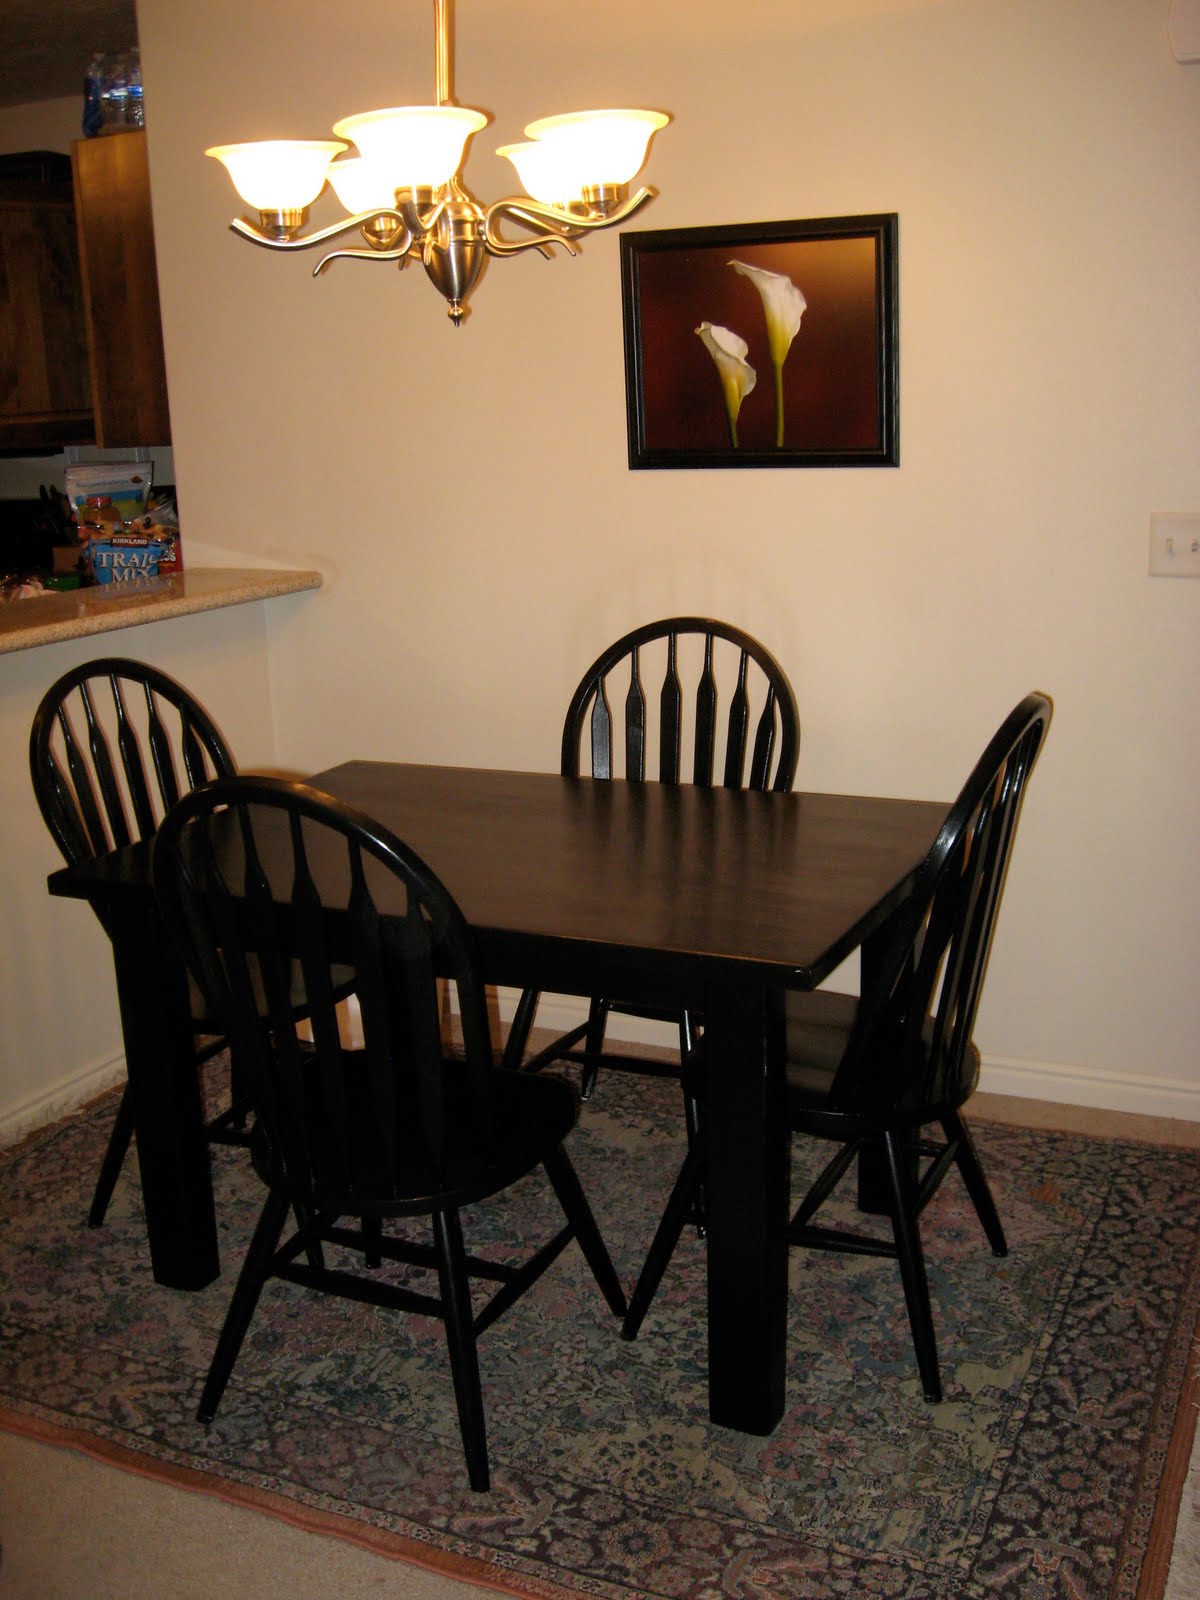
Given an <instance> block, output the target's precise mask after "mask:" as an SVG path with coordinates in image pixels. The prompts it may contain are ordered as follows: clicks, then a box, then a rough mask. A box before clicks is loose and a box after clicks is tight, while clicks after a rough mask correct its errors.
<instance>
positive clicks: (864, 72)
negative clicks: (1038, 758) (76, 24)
mask: <svg viewBox="0 0 1200 1600" xmlns="http://www.w3.org/2000/svg"><path fill="white" fill-rule="evenodd" d="M1166 9H1167V8H1166V3H1165V0H1161V3H1160V0H1090V3H1088V4H1084V3H1083V0H810V3H807V4H805V5H804V6H797V5H796V4H794V0H758V3H751V4H749V5H745V6H741V7H737V8H730V7H729V6H728V5H726V4H723V3H722V4H718V3H717V0H651V3H648V4H647V3H645V0H642V3H640V4H638V5H634V4H633V3H632V0H606V3H605V4H603V5H601V4H599V3H589V4H584V3H583V0H580V3H577V4H574V5H569V6H568V5H562V4H560V3H558V0H554V3H551V0H510V3H506V4H504V5H500V4H498V3H496V0H459V5H458V8H457V11H458V29H457V31H458V49H457V75H456V87H457V93H458V97H459V98H460V99H461V100H462V101H463V102H464V103H467V104H475V105H480V106H482V107H483V108H484V109H486V110H488V111H490V112H492V113H493V114H494V117H495V122H494V124H493V126H492V127H491V128H489V129H487V130H485V133H484V134H483V135H481V136H479V137H477V138H476V140H475V149H474V151H473V153H472V155H471V158H470V160H469V162H468V166H467V179H468V182H469V183H470V184H471V186H472V187H473V188H474V189H475V190H476V192H477V193H478V194H480V195H481V196H482V197H484V198H485V199H490V198H493V197H494V196H496V195H497V194H499V193H500V192H503V191H507V190H508V189H510V188H511V180H510V177H509V175H508V167H507V163H504V162H502V161H500V160H499V159H498V158H496V157H495V156H494V155H492V154H491V153H490V152H491V151H492V150H493V149H494V147H495V145H496V144H499V143H501V142H503V141H504V140H506V139H512V138H516V137H519V136H520V129H521V127H522V125H523V124H524V122H525V121H526V120H528V119H529V118H530V117H532V116H535V115H539V114H544V113H548V112H552V111H556V110H562V109H566V108H569V107H570V106H572V105H588V104H592V105H595V104H650V105H661V106H662V107H664V108H665V109H668V110H670V111H671V112H673V114H674V116H675V123H674V125H673V126H672V127H671V128H670V129H668V130H667V131H666V132H665V133H663V134H662V135H660V136H659V139H658V141H657V147H656V151H655V155H654V159H653V163H652V167H651V173H650V176H651V178H652V181H654V182H655V183H656V184H657V185H658V186H659V187H660V188H661V191H662V195H661V198H660V199H659V200H658V202H657V203H656V204H655V205H654V206H653V208H652V209H651V210H649V211H648V212H647V213H646V214H645V217H644V222H639V225H640V226H641V225H644V226H645V227H654V228H663V227H674V226H679V227H683V226H696V225H703V224H713V223H729V222H748V221H754V220H760V219H767V218H792V217H821V216H833V215H840V214H847V213H858V212H869V211H893V210H894V211H896V212H898V213H899V217H900V321H901V335H900V368H901V404H900V433H901V462H902V464H901V466H900V467H899V469H898V470H823V471H822V470H806V471H805V470H796V471H763V472H654V473H631V472H630V471H629V470H628V468H627V465H626V456H625V411H624V371H623V355H622V333H621V303H620V286H619V273H618V246H617V239H616V236H615V234H607V235H601V236H599V237H597V238H595V239H593V240H591V241H589V242H588V243H587V244H586V245H585V247H584V253H583V255H582V257H581V258H580V259H579V260H577V261H575V262H568V261H556V262H555V263H553V264H551V263H547V262H545V261H543V260H542V259H541V258H540V257H537V256H533V255H531V256H526V257H524V258H519V259H517V260H514V261H512V262H500V263H493V265H492V267H491V269H490V270H489V272H488V274H487V276H486V278H485V280H484V282H483V283H482V284H481V286H480V287H479V289H478V291H477V293H476V296H475V302H474V304H475V310H474V314H473V315H472V316H471V318H470V319H469V320H468V322H467V324H466V325H465V326H464V327H463V328H462V329H460V330H459V331H458V332H455V331H454V329H453V328H452V327H451V326H450V324H449V323H448V321H447V320H446V317H445V315H444V310H443V307H442V304H441V302H440V300H439V298H438V297H437V295H436V294H435V293H434V292H433V290H432V289H431V288H429V287H428V286H427V285H426V283H425V282H424V281H423V278H422V277H421V274H420V272H419V271H417V270H414V271H412V272H409V273H406V274H405V275H404V277H403V278H400V277H398V276H397V274H396V273H395V272H394V271H393V270H392V269H391V268H390V267H389V268H384V267H381V266H378V265H377V266H362V265H359V264H357V263H343V264H340V265H338V266H336V267H335V268H334V269H333V270H332V271H330V272H329V273H328V274H327V275H325V276H323V277H322V278H321V279H320V280H318V281H317V282H313V281H312V279H311V277H310V271H311V266H312V260H313V258H312V257H308V256H300V257H297V258H289V259H284V258H276V257H273V256H272V255H271V254H270V253H268V252H266V251H257V250H254V249H251V248H249V247H248V246H246V245H244V244H242V243H240V242H239V241H237V240H236V239H235V238H234V237H233V236H232V235H230V234H229V233H228V231H227V230H226V228H225V226H224V224H225V222H226V221H227V219H228V218H229V217H230V216H231V215H233V214H234V211H235V208H236V205H237V202H236V199H235V197H234V195H233V192H232V190H231V189H230V188H229V186H228V182H227V179H226V178H225V175H224V173H223V171H222V170H221V169H220V168H219V167H218V166H217V164H216V163H215V162H211V161H206V160H205V159H204V157H203V155H202V153H201V152H202V151H203V150H204V148H205V146H206V145H209V144H212V143H216V142H219V141H222V140H235V139H243V138H254V137H262V136H267V135H269V134H272V133H274V134H277V135H280V134H291V135H293V136H298V135H303V134H307V135H308V136H310V137H317V136H323V135H324V133H325V130H327V129H328V127H329V126H330V124H331V123H332V122H333V121H334V120H335V118H336V117H337V116H339V115H342V114H345V113H347V112H349V111H352V110H359V109H367V108H370V107H373V106H377V105H388V104H395V103H398V102H403V101H405V100H425V99H428V98H430V97H431V91H432V38H431V34H432V29H431V12H432V8H431V7H429V6H428V5H427V4H425V3H422V0H415V3H413V4H410V5H405V6H397V5H396V4H395V0H346V3H345V4H343V5H342V6H340V7H336V8H330V7H327V6H316V5H308V4H303V5H297V4H296V3H295V0H207V3H206V4H205V5H204V6H191V7H188V6H180V5H178V4H177V3H176V0H141V3H140V5H139V20H140V31H141V43H142V51H143V61H144V67H145V76H146V100H147V118H148V125H149V129H150V134H151V163H152V175H153V181H154V190H155V213H156V227H157V237H158V259H159V270H160V276H161V281H162V303H163V314H164V324H165V333H166V342H167V365H168V376H169V382H170V388H171V408H172V417H173V423H174V433H175V466H176V476H177V481H178V483H179V489H180V497H181V502H182V503H185V504H186V506H187V508H188V509H187V518H188V530H189V536H191V537H195V538H198V539H203V540H211V541H212V542H214V543H219V544H225V545H235V546H240V547H242V548H244V549H246V550H247V551H248V552H254V553H257V554H259V555H268V556H275V557H279V556H282V557H284V558H286V559H288V560H290V561H292V562H297V563H303V564H305V565H308V564H319V565H321V566H322V567H323V568H324V569H325V570H326V571H327V573H328V574H329V578H330V586H329V588H328V590H327V591H325V592H324V593H323V594H322V596H321V597H320V603H319V604H315V605H313V606H311V607H310V608H309V609H308V610H306V611H305V612H304V613H303V625H302V626H295V625H292V619H289V622H288V624H287V625H277V624H276V622H275V620H274V616H275V614H274V613H268V616H267V623H266V626H267V629H268V634H269V644H270V649H269V667H270V674H271V696H272V703H273V707H274V717H275V729H276V733H277V737H278V759H279V760H280V761H281V762H283V763H285V764H292V765H295V766H299V767H307V768H310V769H311V768H312V767H315V766H319V765H324V764H326V763H329V762H333V761H337V760H340V759H342V758H344V757H348V756H352V755H362V754H365V753H371V754H374V755H379V756H393V757H397V758H409V759H415V760H445V761H452V762H461V763H464V764H470V763H480V764H486V763H493V764H494V763H506V764H510V765H513V766H516V767H526V768H546V769H551V768H553V767H554V765H555V763H556V760H557V730H558V725H559V721H560V717H561V713H562V708H563V704H564V701H565V699H566V696H567V693H568V692H569V688H570V687H571V685H572V684H573V683H574V680H575V678H576V676H577V674H578V672H579V671H580V670H581V668H582V667H583V666H584V665H585V664H586V662H587V661H588V660H589V659H590V658H591V656H592V654H593V653H594V652H595V650H596V649H597V648H598V647H599V646H600V645H601V644H602V643H604V642H605V641H606V640H607V639H609V638H610V637H612V636H614V635H615V634H616V633H617V632H619V631H621V630H623V629H625V628H626V627H628V626H630V625H632V624H633V623H635V622H637V621H640V620H643V619H646V618H649V617H652V616H655V615H660V614H665V613H668V612H671V611H684V610H687V611H703V612H712V613H714V614H717V615H721V616H725V617H727V618H730V619H731V620H735V621H737V622H739V623H741V624H742V625H743V626H745V627H747V628H749V629H751V630H752V631H753V632H755V633H757V634H758V635H760V636H761V637H762V638H763V640H764V641H765V642H766V643H767V644H768V645H769V646H770V647H771V648H772V649H773V650H775V652H776V653H777V654H778V655H779V656H780V657H781V658H782V660H783V661H784V663H785V664H786V666H787V668H788V670H789V672H790V674H791V676H792V679H793V683H794V685H795V689H796V693H797V696H798V699H799V702H800V707H801V713H802V717H803V722H804V742H803V748H802V751H801V767H800V781H801V782H802V783H803V784H804V785H806V786H809V787H812V788H817V789H848V790H864V791H871V792H878V793H897V794H900V793H902V794H911V795H923V796H947V797H948V796H950V795H951V794H952V793H953V792H954V791H955V789H956V788H957V786H958V784H959V782H960V781H961V780H962V778H963V777H964V775H965V773H966V771H967V769H968V768H969V766H970V763H971V762H972V760H973V758H974V757H975V755H976V754H977V753H978V751H979V750H980V748H981V747H982V745H983V743H984V741H985V739H986V738H987V736H988V735H989V734H990V732H991V731H992V729H993V728H994V726H995V725H996V724H997V723H998V722H999V720H1000V718H1001V717H1002V716H1003V714H1004V713H1005V712H1006V711H1007V710H1008V708H1009V707H1010V706H1011V705H1012V704H1013V702H1014V701H1015V700H1016V699H1017V698H1018V697H1019V696H1020V695H1021V694H1022V693H1023V692H1025V691H1026V690H1028V689H1030V688H1033V687H1039V688H1042V689H1044V690H1046V691H1048V692H1049V693H1051V694H1052V695H1053V696H1054V698H1055V702H1056V718H1055V724H1054V727H1053V729H1052V732H1051V736H1050V740H1049V744H1048V746H1047V750H1046V753H1045V756H1044V759H1043V761H1042V764H1041V767H1040V770H1039V772H1038V773H1037V776H1036V779H1035V782H1034V785H1033V787H1032V789H1031V792H1030V800H1029V804H1028V806H1027V808H1026V813H1025V820H1024V823H1023V837H1022V839H1021V841H1020V843H1019V847H1018V851H1017V856H1016V860H1015V863H1014V868H1013V872H1012V875H1011V880H1010V883H1009V889H1008V895H1007V900H1006V904H1005V907H1004V913H1003V917H1002V920H1001V925H1000V933H999V937H998V941H997V946H996V950H995V956H994V960H993V964H992V971H991V976H990V982H989V988H988V992H987V994H986V995H985V1000H984V1007H983V1011H982V1015H981V1017H980V1022H979V1030H978V1035H979V1040H980V1043H981V1046H982V1048H983V1050H984V1053H985V1056H986V1058H987V1061H988V1070H989V1082H990V1083H991V1086H993V1087H996V1088H1014V1089H1017V1090H1020V1091H1024V1092H1030V1093H1036V1094H1044V1095H1049V1096H1050V1097H1060V1098H1070V1099H1078V1100H1084V1101H1088V1100H1091V1101H1093V1102H1097V1103H1101V1104H1105V1103H1107V1104H1112V1105H1125V1106H1132V1107H1134V1108H1137V1109H1145V1110H1163V1111H1167V1112H1171V1111H1174V1112H1177V1113H1178V1114H1183V1115H1191V1116H1200V1064H1198V1063H1197V1055H1196V1042H1197V1037H1198V1034H1200V1028H1198V1023H1200V1001H1198V1000H1197V995H1198V994H1200V985H1197V983H1196V981H1195V977H1194V971H1193V968H1194V965H1195V952H1196V950H1197V948H1200V927H1198V922H1200V892H1198V891H1200V881H1198V880H1200V851H1198V850H1197V826H1196V820H1195V817H1196V811H1195V794H1196V791H1197V781H1196V780H1197V777H1198V776H1200V773H1198V766H1200V758H1198V750H1197V732H1198V715H1197V713H1198V710H1200V672H1198V670H1197V669H1198V667H1200V661H1198V654H1200V627H1198V625H1197V624H1198V611H1200V584H1196V583H1184V582H1176V581H1163V580H1155V581H1151V580H1150V579H1149V578H1148V577H1147V576H1146V554H1147V536H1148V519H1149V516H1150V513H1151V512H1152V511H1154V510H1200V439H1198V437H1197V422H1198V419H1200V274H1198V272H1197V263H1198V261H1200V189H1198V187H1197V183H1196V172H1197V169H1198V157H1200V68H1197V67H1183V66H1180V65H1178V64H1177V63H1176V62H1175V61H1174V60H1173V59H1172V57H1171V54H1170V51H1169V48H1168V43H1167V39H1166V31H1165V19H1166ZM548 86H549V87H548ZM322 204H323V206H324V205H325V204H326V203H325V202H323V203H322ZM333 214H334V213H333V212H332V210H324V209H322V210H321V211H320V213H319V220H330V219H331V218H332V215H333ZM214 709H215V710H218V711H220V710H223V709H224V708H223V707H217V706H215V705H214Z"/></svg>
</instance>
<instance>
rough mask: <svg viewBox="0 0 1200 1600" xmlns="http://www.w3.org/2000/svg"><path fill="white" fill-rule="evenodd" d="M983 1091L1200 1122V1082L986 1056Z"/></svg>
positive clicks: (635, 1036) (665, 1037) (561, 1011)
mask: <svg viewBox="0 0 1200 1600" xmlns="http://www.w3.org/2000/svg"><path fill="white" fill-rule="evenodd" d="M499 1002H500V1015H501V1017H503V1018H504V1020H505V1021H508V1020H509V1019H510V1018H511V1016H512V1013H513V1006H514V1005H515V1004H516V991H515V990H510V989H501V990H500V991H499ZM586 1015H587V1008H586V1003H585V1002H583V1001H580V1000H576V999H572V998H571V997H570V996H567V995H557V994H546V995H543V996H542V998H541V1001H540V1002H539V1004H538V1010H537V1018H536V1022H537V1026H538V1027H541V1028H553V1029H554V1030H555V1031H556V1032H558V1033H563V1032H565V1031H566V1030H567V1029H568V1028H570V1027H573V1026H574V1024H575V1023H577V1022H582V1021H583V1019H584V1017H585V1016H586ZM608 1033H609V1035H610V1036H611V1037H612V1038H613V1039H623V1040H627V1041H629V1042H630V1043H634V1042H636V1043H638V1044H658V1045H667V1046H671V1045H674V1044H676V1043H677V1042H678V1036H677V1034H676V1032H675V1030H674V1028H672V1027H671V1026H670V1025H669V1024H667V1023H661V1022H645V1021H643V1020H642V1019H641V1018H640V1017H626V1016H621V1015H620V1014H619V1013H617V1014H614V1015H613V1016H611V1017H610V1018H609V1023H608ZM979 1087H980V1088H981V1089H986V1090H987V1091H988V1092H989V1093H991V1094H1009V1095H1018V1096H1019V1097H1020V1098H1021V1099H1023V1100H1046V1101H1051V1102H1053V1103H1054V1104H1056V1105H1067V1106H1091V1107H1092V1108H1094V1109H1096V1110H1101V1111H1130V1112H1134V1113H1136V1114H1139V1115H1141V1116H1147V1117H1175V1118H1178V1119H1180V1120H1182V1121H1184V1122H1200V1082H1197V1083H1187V1082H1185V1081H1184V1080H1183V1079H1179V1078H1151V1077H1142V1076H1141V1075H1136V1076H1135V1075H1134V1074H1133V1073H1123V1072H1109V1071H1105V1070H1103V1069H1102V1068H1093V1067H1076V1066H1069V1065H1065V1064H1063V1063H1060V1062H1050V1061H1024V1060H1020V1059H1018V1058H1015V1057H1010V1056H985V1057H984V1061H983V1072H982V1076H981V1079H980V1084H979Z"/></svg>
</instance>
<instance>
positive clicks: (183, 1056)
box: [106, 906, 221, 1289]
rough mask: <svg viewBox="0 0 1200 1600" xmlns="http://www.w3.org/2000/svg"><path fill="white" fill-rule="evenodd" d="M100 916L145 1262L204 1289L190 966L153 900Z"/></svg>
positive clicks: (208, 1182) (159, 1274)
mask: <svg viewBox="0 0 1200 1600" xmlns="http://www.w3.org/2000/svg"><path fill="white" fill-rule="evenodd" d="M106 920H107V923H108V927H109V932H110V934H111V936H112V942H113V960H114V964H115V966H116V974H117V998H118V1001H119V1003H120V1007H121V1030H122V1033H123V1036H124V1041H125V1066H126V1070H127V1072H128V1074H129V1090H130V1097H131V1099H132V1102H133V1125H134V1138H135V1139H136V1141H137V1153H138V1166H139V1168H140V1171H141V1179H142V1200H143V1203H144V1206H145V1211H146V1233H147V1235H148V1238H149V1242H150V1261H151V1266H152V1268H153V1271H154V1277H155V1280H156V1281H157V1282H158V1283H162V1284H166V1285H167V1286H168V1287H169V1288H172V1289H202V1288H203V1287H204V1285H205V1284H207V1283H211V1282H212V1280H213V1279H214V1278H215V1277H216V1276H217V1274H218V1273H219V1272H220V1270H221V1269H220V1258H219V1256H218V1253H217V1223H216V1215H215V1212H214V1210H213V1192H212V1172H211V1167H210V1164H209V1154H208V1141H207V1139H206V1137H205V1132H204V1110H203V1105H202V1102H201V1098H200V1084H199V1076H198V1074H197V1072H196V1067H195V1040H194V1038H193V1035H192V1026H191V1011H190V1004H189V999H188V982H187V971H186V969H185V967H184V965H183V963H182V962H181V961H180V960H179V959H178V958H177V956H176V955H175V952H174V950H173V949H172V947H171V945H170V942H169V940H168V939H167V935H166V933H165V931H164V929H163V926H162V924H161V922H160V921H159V918H158V914H157V912H156V911H155V909H154V908H153V906H130V907H124V908H121V909H120V910H119V911H116V912H112V913H109V914H108V915H107V917H106Z"/></svg>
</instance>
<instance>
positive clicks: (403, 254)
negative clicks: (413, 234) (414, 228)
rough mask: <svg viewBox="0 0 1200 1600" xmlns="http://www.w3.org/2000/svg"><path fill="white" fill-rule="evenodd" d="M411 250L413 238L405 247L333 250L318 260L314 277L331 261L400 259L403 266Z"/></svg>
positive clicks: (317, 276)
mask: <svg viewBox="0 0 1200 1600" xmlns="http://www.w3.org/2000/svg"><path fill="white" fill-rule="evenodd" d="M411 251H412V241H411V240H410V241H409V243H408V244H406V245H405V246H404V247H403V249H400V248H396V249H394V250H331V251H330V252H329V254H328V255H327V256H322V257H321V259H320V261H318V262H317V264H316V266H315V267H314V268H313V272H312V275H313V277H314V278H319V277H320V275H321V273H322V272H324V270H325V268H326V267H327V266H328V265H329V263H330V262H331V261H399V263H400V264H401V266H403V265H404V263H405V261H406V260H407V258H408V256H409V255H410V253H411Z"/></svg>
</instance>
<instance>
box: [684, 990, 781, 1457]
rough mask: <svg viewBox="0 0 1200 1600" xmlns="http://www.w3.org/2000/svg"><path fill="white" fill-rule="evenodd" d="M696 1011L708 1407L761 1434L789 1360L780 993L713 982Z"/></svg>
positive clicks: (770, 1424)
mask: <svg viewBox="0 0 1200 1600" xmlns="http://www.w3.org/2000/svg"><path fill="white" fill-rule="evenodd" d="M704 1017H705V1049H706V1052H707V1057H708V1062H709V1083H708V1091H707V1122H708V1160H707V1196H708V1397H709V1416H710V1417H711V1419H712V1420H713V1422H716V1423H720V1424H722V1425H723V1426H725V1427H729V1428H738V1429H740V1430H741V1431H742V1432H743V1433H754V1434H759V1435H765V1434H769V1433H770V1432H771V1431H772V1430H773V1429H774V1427H775V1425H776V1423H777V1422H778V1421H779V1419H780V1417H781V1416H782V1415H783V1407H784V1380H785V1371H786V1359H787V1241H786V1239H785V1238H784V1234H783V1226H784V1223H785V1222H786V1220H787V1205H788V1175H789V1161H790V1137H789V1135H788V1131H787V1122H786V1118H785V1116H784V1094H783V997H782V995H780V994H777V993H774V992H772V991H763V990H761V989H757V988H754V987H753V986H751V987H750V988H749V989H748V990H747V989H746V988H743V987H742V986H736V985H730V986H729V987H728V988H726V987H721V988H719V989H716V988H714V989H713V990H710V992H709V993H708V994H707V995H706V997H705V1002H704Z"/></svg>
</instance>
